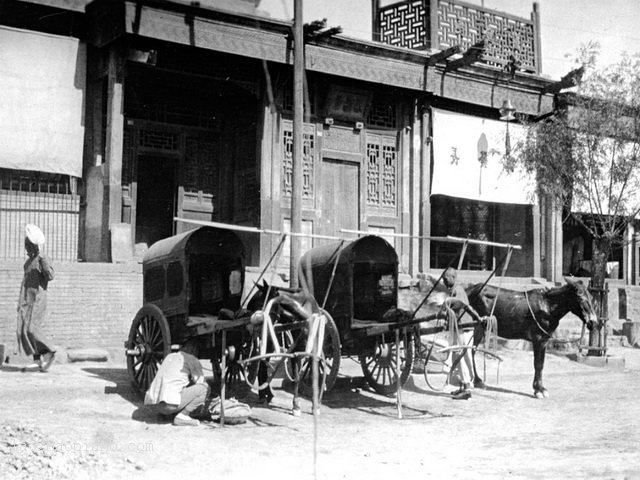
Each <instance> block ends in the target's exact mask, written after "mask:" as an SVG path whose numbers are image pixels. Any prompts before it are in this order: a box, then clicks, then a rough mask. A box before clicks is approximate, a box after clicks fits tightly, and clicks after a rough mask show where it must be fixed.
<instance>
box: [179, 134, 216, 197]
mask: <svg viewBox="0 0 640 480" xmlns="http://www.w3.org/2000/svg"><path fill="white" fill-rule="evenodd" d="M218 169H219V166H218V158H217V144H216V142H214V141H212V140H207V139H203V138H198V137H190V136H188V137H186V138H185V155H184V164H183V170H182V175H183V185H184V190H185V192H191V193H198V192H202V193H203V194H204V195H211V197H212V198H213V199H214V200H215V199H216V198H217V194H218V173H219V170H218Z"/></svg>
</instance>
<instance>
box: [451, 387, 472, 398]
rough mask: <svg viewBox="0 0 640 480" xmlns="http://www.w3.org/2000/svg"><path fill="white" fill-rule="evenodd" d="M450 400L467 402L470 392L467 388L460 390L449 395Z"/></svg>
mask: <svg viewBox="0 0 640 480" xmlns="http://www.w3.org/2000/svg"><path fill="white" fill-rule="evenodd" d="M451 398H453V399H454V400H468V399H470V398H471V391H469V389H467V388H461V389H460V390H456V391H455V392H452V393H451Z"/></svg>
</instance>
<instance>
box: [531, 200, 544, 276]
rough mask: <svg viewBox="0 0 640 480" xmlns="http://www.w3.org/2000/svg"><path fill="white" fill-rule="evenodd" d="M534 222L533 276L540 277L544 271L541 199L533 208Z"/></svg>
mask: <svg viewBox="0 0 640 480" xmlns="http://www.w3.org/2000/svg"><path fill="white" fill-rule="evenodd" d="M531 209H532V217H533V218H532V220H533V276H534V277H540V276H541V272H542V269H541V267H540V263H541V250H540V245H541V231H542V229H541V228H540V197H538V198H537V201H536V203H534V204H533V205H532V206H531Z"/></svg>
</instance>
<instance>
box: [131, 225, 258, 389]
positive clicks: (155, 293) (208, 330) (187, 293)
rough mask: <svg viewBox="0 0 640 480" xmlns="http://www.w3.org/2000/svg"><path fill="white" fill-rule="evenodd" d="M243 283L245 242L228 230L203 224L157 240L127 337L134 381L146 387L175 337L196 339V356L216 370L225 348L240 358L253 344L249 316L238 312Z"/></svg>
mask: <svg viewBox="0 0 640 480" xmlns="http://www.w3.org/2000/svg"><path fill="white" fill-rule="evenodd" d="M243 285H244V246H243V244H242V242H241V241H240V239H239V238H238V237H237V236H236V235H235V234H234V233H233V232H232V231H230V230H224V229H217V228H212V227H201V228H197V229H194V230H190V231H188V232H185V233H182V234H180V235H175V236H173V237H169V238H165V239H163V240H160V241H158V242H156V243H154V244H153V245H152V246H151V247H150V248H149V250H148V251H147V253H146V255H145V257H144V260H143V296H144V304H143V306H142V308H141V309H140V310H139V311H138V313H137V315H136V316H135V318H134V319H133V322H132V324H131V328H130V331H129V337H128V339H127V341H126V342H125V348H126V355H127V369H128V372H129V376H130V378H131V381H132V383H133V385H134V386H135V387H137V388H138V389H140V390H146V389H147V388H148V386H149V385H150V383H151V381H152V380H153V377H154V376H155V374H156V371H157V369H158V365H160V363H162V360H163V359H164V357H166V356H167V355H168V354H169V352H170V347H171V344H172V343H175V344H182V343H184V342H185V341H187V340H188V339H195V340H196V341H197V344H198V357H199V358H203V359H209V360H211V362H212V365H213V367H214V370H216V369H217V370H218V371H220V364H221V362H222V359H223V353H227V354H228V352H229V351H231V352H232V353H233V355H232V356H233V358H234V359H235V358H241V357H242V352H244V351H246V350H247V349H248V348H249V346H250V344H251V335H250V332H249V330H248V329H247V328H246V326H247V325H248V324H249V322H250V319H249V318H248V317H247V316H244V317H242V318H234V313H235V312H236V311H237V310H238V309H239V308H240V301H241V296H242V291H243ZM222 332H225V336H226V338H225V340H226V343H227V344H228V347H227V348H225V349H224V350H226V352H223V348H222V343H223V342H222V339H221V335H222Z"/></svg>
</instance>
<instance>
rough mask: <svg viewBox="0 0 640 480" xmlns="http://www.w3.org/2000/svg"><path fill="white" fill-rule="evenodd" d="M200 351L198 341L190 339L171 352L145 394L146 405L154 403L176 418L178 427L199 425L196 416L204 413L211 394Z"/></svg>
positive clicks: (174, 421) (161, 413)
mask: <svg viewBox="0 0 640 480" xmlns="http://www.w3.org/2000/svg"><path fill="white" fill-rule="evenodd" d="M173 348H174V346H172V349H173ZM196 352H197V345H196V344H195V342H193V341H188V342H187V343H185V344H184V345H183V346H182V348H181V349H180V350H179V351H176V352H172V353H170V354H169V355H167V356H166V358H165V359H164V361H163V362H162V364H161V365H160V368H159V369H158V372H157V373H156V376H155V378H154V379H153V382H151V385H150V386H149V390H148V391H147V393H146V395H145V397H144V404H145V405H154V409H155V410H156V411H157V413H158V414H160V415H162V416H165V417H173V424H174V425H177V426H197V425H199V424H200V421H199V420H197V419H196V418H193V417H194V416H196V415H198V414H201V412H202V411H203V409H204V405H205V401H206V399H207V397H208V395H209V385H208V384H207V383H206V382H205V380H204V374H203V372H202V366H201V365H200V361H199V360H198V359H197V358H196V357H195V356H194V354H195V353H196Z"/></svg>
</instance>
